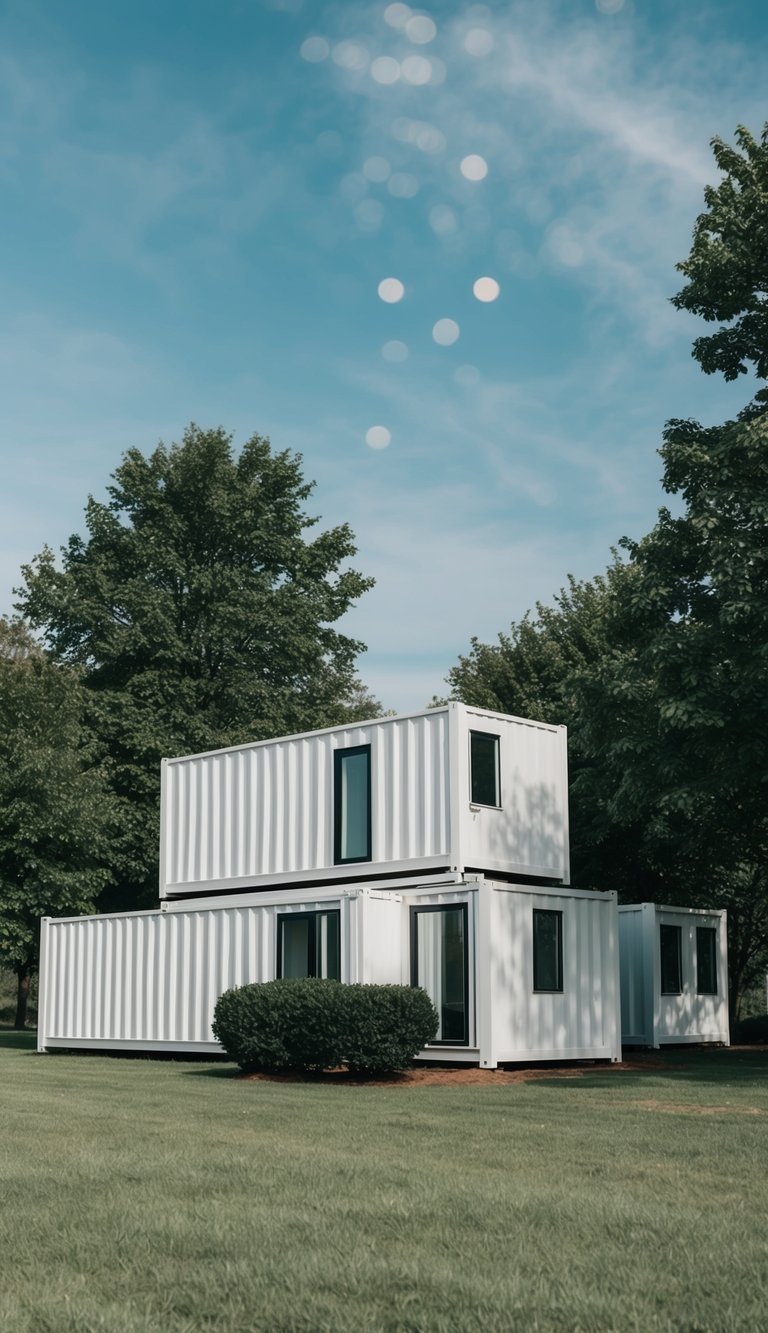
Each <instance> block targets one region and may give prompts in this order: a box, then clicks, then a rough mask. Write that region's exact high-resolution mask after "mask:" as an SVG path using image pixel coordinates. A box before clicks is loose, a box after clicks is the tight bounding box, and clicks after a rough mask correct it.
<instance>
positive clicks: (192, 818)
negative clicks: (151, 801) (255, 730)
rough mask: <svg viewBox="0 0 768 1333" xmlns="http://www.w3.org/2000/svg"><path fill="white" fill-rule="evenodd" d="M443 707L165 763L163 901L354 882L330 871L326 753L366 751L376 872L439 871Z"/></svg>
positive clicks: (444, 814)
mask: <svg viewBox="0 0 768 1333" xmlns="http://www.w3.org/2000/svg"><path fill="white" fill-rule="evenodd" d="M447 720H448V710H447V709H433V710H431V711H429V712H425V713H421V714H417V715H414V716H412V717H402V718H385V719H381V720H379V721H376V722H371V723H366V724H364V725H360V726H353V727H346V728H336V729H333V730H326V731H322V732H315V733H310V734H307V735H304V736H295V737H288V738H286V739H280V740H275V741H264V742H260V743H258V744H254V745H245V746H239V747H237V748H234V749H230V750H219V751H216V752H214V753H211V754H205V755H196V756H191V757H189V758H182V759H172V760H166V761H164V764H163V784H162V788H163V789H162V840H163V843H162V848H161V874H162V876H163V879H162V882H161V886H160V893H161V897H163V896H165V895H166V894H169V893H171V894H177V895H178V894H179V893H183V892H184V890H185V889H186V890H192V889H197V890H199V889H200V888H204V887H206V886H211V887H214V886H215V887H216V888H225V887H239V886H242V887H244V886H246V885H247V884H249V883H253V882H256V881H260V882H264V881H265V880H266V879H272V880H273V881H274V880H279V879H285V880H286V881H287V880H289V879H290V878H291V877H293V878H294V879H296V878H301V877H303V878H305V879H306V878H311V877H312V876H313V875H314V876H315V877H320V876H325V877H330V876H335V877H338V878H339V879H341V878H345V877H346V878H353V877H354V876H355V875H356V874H357V875H359V873H360V868H359V867H356V866H352V867H338V866H334V864H333V755H334V751H335V750H338V749H347V748H349V747H352V746H357V745H370V746H371V826H372V861H371V863H370V864H371V868H372V870H373V869H378V870H379V871H381V870H382V869H383V868H387V869H398V868H399V867H403V868H407V866H408V865H409V864H417V865H418V864H422V865H426V864H429V863H431V864H432V865H433V866H437V865H438V864H440V863H441V862H443V863H445V862H447V858H448V846H449V805H448V745H447Z"/></svg>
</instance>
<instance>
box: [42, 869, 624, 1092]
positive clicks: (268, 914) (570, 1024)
mask: <svg viewBox="0 0 768 1333" xmlns="http://www.w3.org/2000/svg"><path fill="white" fill-rule="evenodd" d="M308 975H310V976H327V977H335V978H337V979H338V980H340V981H362V982H396V983H400V984H405V985H408V984H414V985H420V986H423V987H424V989H425V990H427V992H428V993H429V994H430V996H431V997H432V999H433V1001H434V1003H435V1006H436V1008H437V1011H438V1016H439V1020H440V1027H439V1031H438V1035H437V1039H436V1041H435V1043H434V1044H433V1045H430V1046H429V1047H428V1048H426V1049H425V1051H423V1052H422V1057H423V1058H428V1059H438V1060H445V1061H451V1062H469V1063H473V1064H479V1065H480V1066H482V1067H484V1068H488V1069H491V1068H494V1067H495V1066H496V1065H497V1064H499V1063H500V1062H515V1061H526V1062H530V1061H536V1060H567V1059H603V1060H618V1059H619V1058H620V1054H621V1049H620V1033H619V1021H618V1014H619V974H618V940H617V914H616V897H615V894H599V893H580V892H578V891H576V890H573V889H570V888H567V887H565V886H551V885H550V886H545V885H532V884H517V883H510V882H502V881H494V880H491V879H485V878H484V877H483V876H482V875H472V876H469V875H447V876H444V877H442V878H441V877H439V876H435V877H433V878H431V879H430V880H429V882H422V883H419V884H414V883H413V882H411V881H409V880H401V881H398V882H397V883H390V884H388V885H387V886H386V887H383V886H375V887H374V886H371V885H370V884H367V883H365V884H349V883H348V882H346V881H345V882H344V883H343V884H341V885H337V886H324V887H322V888H315V889H313V890H312V891H311V892H310V891H307V890H305V891H304V892H301V893H297V891H296V889H282V890H274V889H269V890H266V891H265V892H263V893H260V894H259V895H258V896H254V895H253V894H247V895H239V896H234V895H231V896H228V897H226V898H224V897H221V896H218V895H216V896H213V897H211V898H208V899H205V900H197V901H195V902H194V903H181V902H174V903H166V904H164V905H163V906H162V908H161V909H159V910H156V911H150V912H133V913H124V914H117V915H112V916H100V917H80V918H71V919H65V920H51V919H46V920H45V921H44V922H43V929H42V950H41V964H40V1013H39V1027H38V1045H39V1049H40V1050H50V1049H53V1048H56V1047H86V1048H87V1047H91V1048H96V1049H98V1048H103V1049H104V1048H106V1049H130V1050H142V1051H147V1052H152V1051H176V1052H180V1053H186V1054H198V1053H203V1052H211V1053H215V1052H218V1051H219V1050H220V1047H219V1046H218V1045H217V1043H216V1042H215V1040H214V1037H213V1034H212V1032H211V1019H212V1017H213V1010H214V1006H215V1003H216V1000H217V998H218V996H219V995H220V994H221V993H222V992H223V991H224V990H227V989H228V988H229V987H231V986H237V985H243V984H245V983H246V982H250V981H268V980H271V979H272V978H274V977H276V976H308Z"/></svg>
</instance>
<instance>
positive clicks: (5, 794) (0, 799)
mask: <svg viewBox="0 0 768 1333" xmlns="http://www.w3.org/2000/svg"><path fill="white" fill-rule="evenodd" d="M83 715H84V691H83V686H82V682H81V679H80V676H79V673H78V672H77V671H75V670H73V669H72V668H69V667H62V666H56V665H53V664H52V663H50V662H49V661H47V659H46V657H45V655H44V654H43V653H42V652H41V650H40V648H39V646H38V645H37V644H36V643H35V642H34V640H33V639H32V638H31V636H30V635H29V633H28V631H27V630H25V628H24V627H23V626H22V625H20V624H19V623H18V622H10V623H9V622H8V621H4V620H0V811H2V819H0V959H1V960H2V961H3V962H4V963H5V964H7V965H8V966H9V967H11V968H12V969H13V971H14V972H15V973H16V976H17V979H18V983H19V993H18V1008H17V1015H16V1023H17V1026H18V1027H23V1025H24V1018H25V1014H26V997H27V990H28V986H29V977H30V974H31V972H32V971H33V970H34V969H35V968H36V966H37V961H38V940H39V930H40V917H42V916H68V915H73V916H74V915H80V914H81V913H83V912H89V911H92V910H93V903H94V899H95V898H96V896H97V894H98V893H99V891H100V890H101V889H103V888H104V886H105V884H106V883H107V881H108V879H109V871H108V868H107V867H108V844H109V839H110V836H111V833H112V814H113V811H112V805H111V801H110V799H109V796H108V793H107V788H106V783H105V780H104V775H103V773H102V771H101V769H100V767H99V765H98V764H97V763H96V762H95V756H94V747H93V744H92V742H91V740H90V737H89V735H88V732H87V729H86V728H85V727H84V725H83Z"/></svg>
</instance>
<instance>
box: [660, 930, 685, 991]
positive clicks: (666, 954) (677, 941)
mask: <svg viewBox="0 0 768 1333" xmlns="http://www.w3.org/2000/svg"><path fill="white" fill-rule="evenodd" d="M681 944H682V931H681V929H680V927H679V926H659V949H660V952H661V993H662V995H679V994H680V992H681V990H682V967H681V959H680V953H681Z"/></svg>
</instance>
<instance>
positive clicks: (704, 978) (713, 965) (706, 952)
mask: <svg viewBox="0 0 768 1333" xmlns="http://www.w3.org/2000/svg"><path fill="white" fill-rule="evenodd" d="M696 993H697V994H698V995H717V931H716V930H715V928H714V926H697V927H696Z"/></svg>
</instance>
